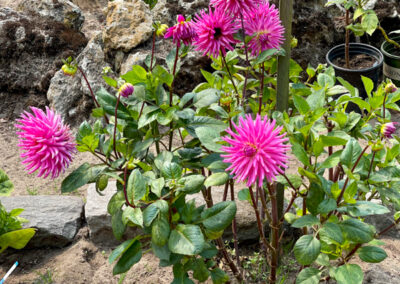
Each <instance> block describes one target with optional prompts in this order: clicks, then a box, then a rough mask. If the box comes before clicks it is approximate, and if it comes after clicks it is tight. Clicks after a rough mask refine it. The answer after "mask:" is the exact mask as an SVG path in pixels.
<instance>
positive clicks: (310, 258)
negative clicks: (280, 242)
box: [293, 235, 321, 265]
mask: <svg viewBox="0 0 400 284" xmlns="http://www.w3.org/2000/svg"><path fill="white" fill-rule="evenodd" d="M320 250H321V243H320V241H319V240H318V239H317V238H315V237H313V236H310V235H306V236H302V237H301V238H300V239H298V240H297V242H296V244H295V245H294V248H293V251H294V255H295V257H296V259H297V261H298V262H299V263H300V264H302V265H310V264H311V263H313V262H314V261H315V260H316V259H317V257H318V255H319V253H320Z"/></svg>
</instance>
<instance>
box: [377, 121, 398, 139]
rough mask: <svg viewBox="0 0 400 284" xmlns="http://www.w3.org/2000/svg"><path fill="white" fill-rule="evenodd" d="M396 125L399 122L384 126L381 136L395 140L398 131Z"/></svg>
mask: <svg viewBox="0 0 400 284" xmlns="http://www.w3.org/2000/svg"><path fill="white" fill-rule="evenodd" d="M396 124H398V123H397V122H389V123H385V124H383V125H382V128H381V134H382V135H383V136H384V137H385V138H393V136H392V135H393V133H394V132H395V131H396V126H395V125H396Z"/></svg>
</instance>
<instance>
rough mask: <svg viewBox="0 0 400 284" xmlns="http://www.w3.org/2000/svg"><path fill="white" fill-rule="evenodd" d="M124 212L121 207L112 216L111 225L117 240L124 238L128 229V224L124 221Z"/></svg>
mask: <svg viewBox="0 0 400 284" xmlns="http://www.w3.org/2000/svg"><path fill="white" fill-rule="evenodd" d="M122 213H123V211H122V209H121V208H119V209H118V210H117V211H116V212H115V213H114V215H112V216H111V227H112V230H113V234H114V236H115V238H116V239H117V240H120V239H121V238H122V236H123V235H124V233H125V230H126V225H125V224H124V222H122Z"/></svg>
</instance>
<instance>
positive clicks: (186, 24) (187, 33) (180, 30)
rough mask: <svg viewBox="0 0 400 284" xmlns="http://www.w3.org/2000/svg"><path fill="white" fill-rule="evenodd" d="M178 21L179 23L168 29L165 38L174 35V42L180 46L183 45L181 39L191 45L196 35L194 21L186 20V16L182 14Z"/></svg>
mask: <svg viewBox="0 0 400 284" xmlns="http://www.w3.org/2000/svg"><path fill="white" fill-rule="evenodd" d="M177 21H178V23H177V24H176V25H175V26H173V27H170V28H169V29H168V30H167V32H166V34H165V36H164V38H170V37H172V40H173V42H174V43H175V44H176V45H177V46H178V47H179V46H181V41H182V42H183V43H184V44H185V45H191V44H192V42H193V40H194V39H195V37H196V32H195V30H194V25H193V22H192V21H186V20H185V17H184V16H182V15H178V17H177Z"/></svg>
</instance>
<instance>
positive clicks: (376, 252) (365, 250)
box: [357, 246, 387, 263]
mask: <svg viewBox="0 0 400 284" xmlns="http://www.w3.org/2000/svg"><path fill="white" fill-rule="evenodd" d="M357 253H358V256H359V257H360V258H361V259H362V260H363V261H365V262H370V263H378V262H381V261H383V260H384V259H385V258H386V257H387V254H386V252H385V251H384V250H383V249H381V248H380V247H375V246H364V247H361V248H360V249H358V250H357Z"/></svg>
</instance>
